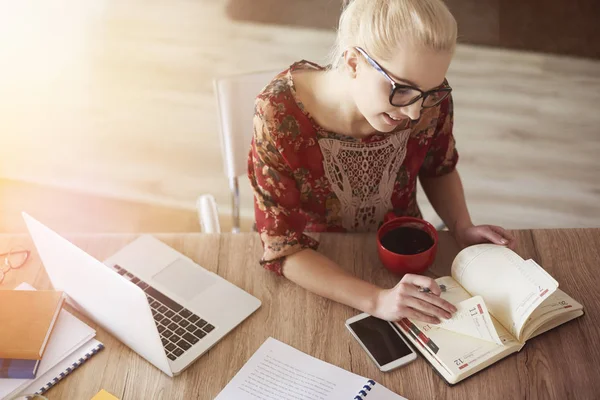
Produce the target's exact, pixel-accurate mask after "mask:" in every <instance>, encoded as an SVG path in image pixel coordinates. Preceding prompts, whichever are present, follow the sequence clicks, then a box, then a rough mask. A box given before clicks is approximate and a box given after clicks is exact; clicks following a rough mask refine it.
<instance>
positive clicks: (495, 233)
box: [420, 169, 517, 250]
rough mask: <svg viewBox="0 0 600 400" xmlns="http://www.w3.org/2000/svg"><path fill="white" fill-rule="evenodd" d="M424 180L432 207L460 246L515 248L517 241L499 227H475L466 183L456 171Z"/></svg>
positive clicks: (424, 187) (424, 178) (423, 183)
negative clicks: (486, 245)
mask: <svg viewBox="0 0 600 400" xmlns="http://www.w3.org/2000/svg"><path fill="white" fill-rule="evenodd" d="M420 179H421V186H423V190H424V191H425V194H426V195H427V198H428V199H429V201H430V202H431V205H432V206H433V208H434V209H435V211H436V212H437V213H438V215H439V216H440V217H441V218H442V220H443V221H444V223H445V224H446V226H447V227H448V229H449V230H450V233H452V235H453V236H454V238H455V239H456V242H457V243H458V245H459V246H460V247H467V246H470V245H472V244H477V243H485V242H491V243H495V244H500V245H506V246H508V247H509V248H510V249H513V250H514V249H515V247H516V245H517V241H516V239H515V238H514V236H513V235H511V234H510V233H508V232H507V231H506V230H505V229H504V228H502V227H499V226H496V225H479V226H474V225H473V222H472V221H471V216H470V215H469V211H468V210H467V204H466V201H465V193H464V190H463V186H462V182H461V180H460V176H459V175H458V171H457V170H456V169H454V170H453V171H452V172H449V173H447V174H445V175H441V176H437V177H421V178H420Z"/></svg>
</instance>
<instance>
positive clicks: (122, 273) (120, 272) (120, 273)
mask: <svg viewBox="0 0 600 400" xmlns="http://www.w3.org/2000/svg"><path fill="white" fill-rule="evenodd" d="M117 272H118V273H119V275H125V273H126V272H125V270H124V269H122V270H120V271H117Z"/></svg>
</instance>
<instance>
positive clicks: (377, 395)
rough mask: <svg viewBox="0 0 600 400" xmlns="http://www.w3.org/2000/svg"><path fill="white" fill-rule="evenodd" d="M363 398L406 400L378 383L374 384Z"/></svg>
mask: <svg viewBox="0 0 600 400" xmlns="http://www.w3.org/2000/svg"><path fill="white" fill-rule="evenodd" d="M363 398H364V399H375V400H407V399H406V397H402V396H400V395H399V394H396V393H394V392H392V391H391V390H390V389H388V388H386V387H385V386H383V385H380V384H378V383H376V384H375V385H374V386H373V387H372V389H371V391H369V392H367V395H366V396H363Z"/></svg>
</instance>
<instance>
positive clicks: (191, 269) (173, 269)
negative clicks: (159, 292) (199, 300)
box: [152, 258, 216, 301]
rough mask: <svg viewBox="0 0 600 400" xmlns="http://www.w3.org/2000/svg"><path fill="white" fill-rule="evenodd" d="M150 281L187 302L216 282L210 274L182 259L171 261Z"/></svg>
mask: <svg viewBox="0 0 600 400" xmlns="http://www.w3.org/2000/svg"><path fill="white" fill-rule="evenodd" d="M152 279H154V280H155V281H156V282H158V283H160V284H161V285H163V286H164V287H166V288H167V289H168V290H169V291H171V292H173V294H176V295H178V296H180V297H181V298H183V299H185V300H188V301H189V300H191V299H193V298H194V297H196V296H197V295H199V294H200V293H202V292H203V291H205V290H206V289H207V288H209V287H210V286H212V285H213V284H214V283H215V282H216V279H215V278H214V277H213V276H212V275H211V274H210V273H208V272H207V271H205V270H204V269H202V268H199V267H198V266H197V265H195V264H194V263H192V262H190V261H188V260H185V259H182V258H179V259H177V260H175V261H173V262H172V263H171V264H169V265H168V266H167V267H165V268H164V269H162V270H161V271H160V272H159V273H157V274H156V275H154V276H153V277H152Z"/></svg>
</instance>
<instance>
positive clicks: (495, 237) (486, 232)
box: [481, 225, 508, 246]
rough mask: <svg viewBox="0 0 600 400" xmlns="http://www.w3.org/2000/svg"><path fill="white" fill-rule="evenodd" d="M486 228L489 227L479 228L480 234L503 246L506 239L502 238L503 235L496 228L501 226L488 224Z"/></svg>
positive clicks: (506, 242) (506, 241) (505, 243)
mask: <svg viewBox="0 0 600 400" xmlns="http://www.w3.org/2000/svg"><path fill="white" fill-rule="evenodd" d="M488 228H489V229H483V230H481V236H483V237H484V238H486V239H487V240H489V241H490V242H492V243H494V244H500V245H503V246H504V245H507V244H508V240H507V239H505V238H504V235H503V234H502V233H501V232H500V231H498V230H497V229H502V228H500V227H498V226H496V227H492V226H491V225H488ZM494 228H496V229H494Z"/></svg>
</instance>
